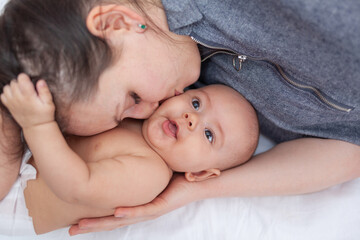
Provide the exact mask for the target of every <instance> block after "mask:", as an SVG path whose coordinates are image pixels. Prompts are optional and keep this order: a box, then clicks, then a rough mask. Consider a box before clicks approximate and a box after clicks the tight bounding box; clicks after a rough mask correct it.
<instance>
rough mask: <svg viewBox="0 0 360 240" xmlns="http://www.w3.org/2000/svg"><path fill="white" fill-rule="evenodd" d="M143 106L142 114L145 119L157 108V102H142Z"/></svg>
mask: <svg viewBox="0 0 360 240" xmlns="http://www.w3.org/2000/svg"><path fill="white" fill-rule="evenodd" d="M142 103H143V104H144V105H143V112H144V113H145V115H146V117H145V118H148V117H150V116H151V114H153V112H154V111H155V109H157V108H158V107H159V102H142Z"/></svg>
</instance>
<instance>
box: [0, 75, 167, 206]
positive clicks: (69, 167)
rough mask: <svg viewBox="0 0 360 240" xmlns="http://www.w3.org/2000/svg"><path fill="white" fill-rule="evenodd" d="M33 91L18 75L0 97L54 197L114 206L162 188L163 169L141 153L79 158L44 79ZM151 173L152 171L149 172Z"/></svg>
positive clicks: (142, 200)
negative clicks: (56, 117)
mask: <svg viewBox="0 0 360 240" xmlns="http://www.w3.org/2000/svg"><path fill="white" fill-rule="evenodd" d="M37 91H38V93H36V91H35V89H34V86H33V84H32V83H31V82H30V79H29V78H28V77H27V76H26V75H24V74H23V75H20V76H19V77H18V81H13V82H12V83H11V85H10V86H7V87H6V89H4V94H3V95H2V96H1V100H2V102H3V103H4V105H6V107H7V108H8V109H9V111H10V112H11V114H12V115H13V116H14V118H15V119H16V121H17V122H18V123H19V125H20V126H21V127H22V129H23V133H24V137H25V139H26V141H27V144H28V146H29V148H30V150H31V151H32V154H33V156H34V159H35V163H36V166H37V168H38V170H39V172H40V173H41V176H42V177H43V178H44V180H45V182H46V183H47V185H48V186H49V187H50V189H51V190H52V191H53V192H54V193H55V194H56V195H57V196H58V197H59V198H61V199H63V200H64V201H67V202H70V203H81V204H86V205H88V206H94V207H100V208H114V207H116V206H119V205H127V206H130V205H131V206H133V205H135V204H143V203H145V202H149V201H151V200H152V199H153V198H154V197H155V196H156V195H158V194H159V193H160V192H161V191H162V190H163V189H164V188H165V187H166V185H167V183H168V179H169V171H168V168H163V169H165V170H166V171H159V164H154V161H150V160H148V159H146V160H144V157H137V156H119V157H117V158H114V159H103V160H99V161H96V162H85V161H83V159H81V158H80V157H79V155H77V154H76V153H75V152H74V151H73V150H72V149H71V148H70V147H69V146H68V144H67V143H66V141H65V139H64V137H63V135H62V133H61V131H60V129H59V126H58V124H57V123H56V122H55V121H54V111H55V107H54V104H53V102H52V97H51V93H50V91H49V89H48V88H47V86H46V84H45V82H44V81H39V82H38V83H37ZM129 158H131V159H129ZM159 159H160V158H159ZM160 161H161V163H162V165H161V166H160V167H163V166H164V164H163V161H162V160H161V159H160ZM134 169H135V170H136V171H135V170H134ZM154 171H158V173H157V174H156V175H154V174H153V172H154ZM162 172H163V174H161V173H162ZM164 176H165V177H164ZM140 186H142V187H140ZM113 189H117V191H113Z"/></svg>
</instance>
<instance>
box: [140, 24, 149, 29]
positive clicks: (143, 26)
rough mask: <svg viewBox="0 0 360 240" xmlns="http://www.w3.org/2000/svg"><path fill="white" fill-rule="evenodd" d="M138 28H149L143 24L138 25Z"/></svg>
mask: <svg viewBox="0 0 360 240" xmlns="http://www.w3.org/2000/svg"><path fill="white" fill-rule="evenodd" d="M138 27H139V28H141V29H146V28H147V27H146V25H144V24H141V23H139V24H138Z"/></svg>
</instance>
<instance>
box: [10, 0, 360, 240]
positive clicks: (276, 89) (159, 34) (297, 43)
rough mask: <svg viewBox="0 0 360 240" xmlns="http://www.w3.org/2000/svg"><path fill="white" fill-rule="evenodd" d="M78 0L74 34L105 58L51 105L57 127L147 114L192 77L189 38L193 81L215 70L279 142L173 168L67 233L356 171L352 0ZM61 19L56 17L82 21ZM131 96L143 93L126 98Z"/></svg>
mask: <svg viewBox="0 0 360 240" xmlns="http://www.w3.org/2000/svg"><path fill="white" fill-rule="evenodd" d="M76 2H82V1H76ZM87 2H89V5H86V8H85V10H83V11H80V12H82V13H83V16H85V15H86V16H85V17H84V19H85V18H86V19H87V21H86V28H87V30H88V32H90V33H91V35H87V36H81V39H83V38H86V39H89V38H93V37H94V36H95V38H97V39H100V40H101V39H105V40H106V42H107V43H110V45H111V46H112V49H114V48H115V49H117V50H118V51H115V56H114V57H113V58H112V60H113V61H112V62H113V64H112V65H110V67H108V68H105V66H104V65H106V64H103V65H102V64H99V63H103V61H99V62H95V64H90V65H91V66H103V67H104V69H105V70H104V71H103V72H102V74H101V75H100V78H99V79H100V80H99V86H98V88H97V91H96V94H95V95H94V96H91V95H90V98H89V99H86V97H85V96H86V95H84V98H83V99H82V101H75V102H74V103H72V104H71V105H70V104H67V105H68V106H69V105H70V106H69V109H66V110H69V111H70V113H72V115H71V117H70V118H69V119H61V115H62V114H61V112H62V111H59V113H58V120H60V122H61V120H63V122H65V123H64V124H63V126H64V129H65V130H67V131H68V132H71V133H74V134H79V135H86V134H95V133H97V132H101V131H103V130H106V129H109V128H112V127H114V126H115V125H116V123H117V121H120V120H121V119H123V118H124V117H147V116H148V113H149V112H151V111H152V108H151V106H152V105H151V104H154V102H155V105H156V102H157V101H158V100H160V99H163V98H166V97H169V96H172V95H174V94H177V92H181V91H182V89H181V88H182V87H185V86H186V85H188V84H190V83H192V82H194V81H195V79H196V78H197V76H198V74H199V71H200V64H199V62H200V61H199V59H200V54H199V51H198V49H197V47H196V43H199V46H200V50H201V55H202V58H203V60H204V62H203V63H202V68H201V78H200V79H201V82H202V83H205V84H209V83H217V82H222V83H225V84H227V85H230V86H232V87H234V88H235V89H236V90H238V91H239V92H241V93H242V94H243V95H244V96H245V97H246V98H247V99H248V100H249V101H250V102H251V103H252V104H253V106H254V107H255V108H256V110H257V111H258V115H259V119H260V125H261V129H262V131H263V132H264V133H265V134H266V135H268V136H269V137H270V138H272V139H273V140H275V141H277V142H279V144H278V145H277V146H276V147H275V148H274V149H273V150H271V151H269V152H267V153H264V154H262V155H259V156H257V157H254V158H253V159H252V160H251V161H250V162H248V163H246V164H244V165H242V166H240V167H237V168H234V169H231V170H229V171H226V172H225V173H224V174H223V176H222V177H221V178H218V179H214V180H210V181H208V182H206V183H196V184H189V183H186V181H185V179H184V178H183V177H181V176H176V177H175V178H174V179H173V181H172V183H171V184H170V186H169V187H168V188H167V190H165V192H163V193H162V194H161V195H160V196H159V197H158V198H156V199H155V200H154V201H153V202H152V203H150V204H148V205H145V206H140V207H138V208H131V209H123V208H119V209H118V210H117V211H116V213H115V214H116V216H118V217H122V218H114V217H111V216H110V217H108V218H102V219H95V220H94V219H87V220H83V221H80V224H79V226H74V227H73V228H72V229H71V233H72V234H78V233H83V232H89V231H98V230H108V229H113V228H116V227H119V226H123V225H127V224H131V223H135V222H138V221H143V220H148V219H151V218H155V217H157V216H159V215H161V214H164V213H166V212H169V211H171V210H172V209H175V208H177V207H180V206H183V205H184V204H187V203H189V202H192V201H197V200H200V199H204V198H209V197H227V196H254V195H256V196H259V195H281V194H300V193H306V192H312V191H318V190H320V189H324V188H326V187H329V186H331V185H334V184H338V183H341V182H344V181H348V180H350V179H354V178H356V177H358V176H359V175H360V167H359V165H360V163H359V159H360V157H359V156H360V150H359V146H358V145H359V144H360V136H359V135H360V134H359V132H360V129H359V126H360V124H359V121H360V120H359V119H360V113H359V110H358V106H359V105H360V94H358V89H359V88H360V81H358V80H357V79H358V76H359V74H360V72H359V67H358V65H359V59H360V56H359V53H360V46H359V42H360V34H359V30H358V29H359V25H360V23H359V22H360V20H359V16H358V14H357V13H358V12H359V9H360V6H359V3H358V2H357V1H355V0H347V1H345V2H344V1H343V2H341V3H338V2H337V1H335V0H332V1H326V2H323V3H322V2H313V1H310V0H307V1H302V2H299V3H296V2H295V3H294V2H291V3H290V2H286V1H284V2H279V1H266V2H262V1H251V2H248V1H246V2H245V1H244V2H242V1H215V0H213V1H211V0H198V1H191V0H187V1H175V0H164V1H161V2H160V1H154V2H153V1H145V2H140V1H131V3H132V4H130V3H129V1H125V0H124V1H116V0H114V1H101V2H103V6H102V7H101V8H99V7H98V6H97V5H98V4H99V3H100V1H95V0H94V1H87ZM61 3H63V4H65V5H66V4H70V3H68V2H67V1H66V2H64V1H61ZM44 4H45V3H44ZM53 4H54V3H53ZM59 4H60V3H59ZM60 5H61V4H60ZM57 7H60V6H57ZM55 13H56V12H55ZM55 13H53V14H50V15H49V17H50V16H51V17H53V16H52V15H54V14H55ZM71 21H75V20H74V19H71V20H69V22H71ZM72 27H73V26H72V24H69V25H68V26H66V28H64V29H66V31H68V32H71V33H74V32H81V33H82V32H83V31H71V30H72ZM62 35H63V32H62V34H59V35H56V36H57V37H58V36H62ZM65 35H66V34H65ZM53 40H54V41H55V40H56V39H53ZM70 46H71V45H70ZM70 46H67V47H70ZM64 49H68V48H64ZM69 49H71V48H69ZM72 52H73V51H71V53H72ZM118 54H119V55H120V56H118ZM88 59H91V60H94V59H101V58H99V56H98V55H95V56H94V57H93V58H88ZM114 59H116V60H114ZM96 63H97V64H96ZM52 75H53V74H49V75H48V76H49V77H50V76H52ZM89 76H92V75H89ZM12 78H15V76H13V77H12ZM44 78H45V79H46V80H47V81H49V80H48V79H47V76H44ZM96 79H97V78H96ZM109 79H110V80H109ZM71 81H73V80H72V79H71ZM139 81H141V82H139ZM173 81H175V82H178V81H179V82H181V83H182V84H181V85H180V87H177V86H175V87H172V88H171V89H172V91H163V90H164V89H165V88H166V87H165V86H163V85H160V83H162V84H165V83H168V82H173ZM187 81H188V82H187ZM134 82H136V83H138V84H136V85H134V84H133V83H134ZM185 82H186V83H185ZM158 83H159V85H158ZM154 84H156V85H154ZM153 85H154V86H153ZM175 85H176V84H175ZM199 85H201V83H199ZM66 86H74V84H72V83H71V84H67V85H66ZM50 88H51V84H50ZM75 89H77V88H75ZM95 89H96V88H95ZM155 89H158V90H159V91H153V90H155ZM51 90H52V92H53V93H54V95H55V98H56V96H58V99H61V100H64V99H65V100H66V98H64V97H62V95H61V94H64V93H67V92H66V91H61V92H60V93H61V94H60V93H58V94H56V91H55V90H56V87H52V89H51ZM149 90H151V91H149ZM124 91H125V94H123V92H124ZM119 93H121V94H120V95H121V96H124V95H125V96H129V99H130V100H128V98H125V97H118V95H119ZM75 95H76V96H83V95H82V94H75ZM131 97H132V98H133V100H131ZM139 99H142V100H143V101H145V103H147V104H144V105H142V104H136V105H134V104H135V103H138V101H139ZM55 100H56V99H55ZM85 100H88V101H87V102H86V101H85ZM65 103H66V102H65ZM142 103H143V102H142ZM57 105H60V104H57ZM61 105H64V106H66V104H64V103H61ZM118 105H120V107H118ZM105 106H106V108H104V107H105ZM123 106H125V107H123ZM128 106H130V107H128ZM140 106H144V108H140ZM146 106H147V107H148V108H146ZM114 108H115V109H116V110H114ZM118 109H120V110H118ZM128 109H129V111H127V110H128ZM131 109H132V110H131ZM146 109H151V110H147V111H146ZM144 112H147V114H143V113H144ZM81 228H82V229H81Z"/></svg>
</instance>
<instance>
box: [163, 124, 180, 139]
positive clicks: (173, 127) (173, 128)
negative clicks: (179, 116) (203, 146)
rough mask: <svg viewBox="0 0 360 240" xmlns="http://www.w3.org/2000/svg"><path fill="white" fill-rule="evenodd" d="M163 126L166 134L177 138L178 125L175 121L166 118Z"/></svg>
mask: <svg viewBox="0 0 360 240" xmlns="http://www.w3.org/2000/svg"><path fill="white" fill-rule="evenodd" d="M162 127H163V130H164V132H165V133H166V135H168V136H171V137H174V138H177V133H178V125H177V124H176V122H175V121H171V120H166V121H165V122H164V123H163V126H162Z"/></svg>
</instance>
